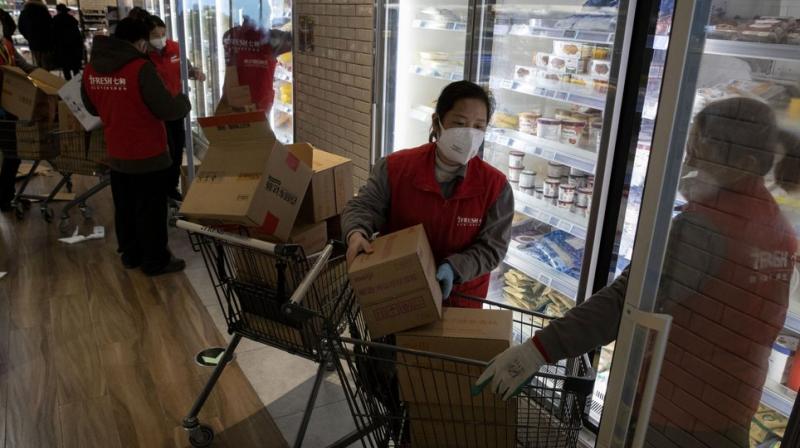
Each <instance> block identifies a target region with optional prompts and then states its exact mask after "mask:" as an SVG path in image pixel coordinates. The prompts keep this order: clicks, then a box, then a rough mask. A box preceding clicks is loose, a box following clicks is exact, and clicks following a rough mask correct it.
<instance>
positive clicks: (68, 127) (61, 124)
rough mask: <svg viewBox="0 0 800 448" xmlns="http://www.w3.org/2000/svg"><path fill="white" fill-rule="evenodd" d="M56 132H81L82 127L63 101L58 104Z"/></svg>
mask: <svg viewBox="0 0 800 448" xmlns="http://www.w3.org/2000/svg"><path fill="white" fill-rule="evenodd" d="M58 130H59V131H83V125H81V122H80V121H78V119H77V118H75V115H74V114H73V113H72V111H71V110H70V109H69V107H68V106H67V103H65V102H63V101H59V102H58Z"/></svg>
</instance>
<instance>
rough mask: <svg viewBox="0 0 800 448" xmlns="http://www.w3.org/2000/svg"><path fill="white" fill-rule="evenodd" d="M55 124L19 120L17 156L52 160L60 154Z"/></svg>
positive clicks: (23, 158) (24, 158)
mask: <svg viewBox="0 0 800 448" xmlns="http://www.w3.org/2000/svg"><path fill="white" fill-rule="evenodd" d="M53 131H55V125H53V124H49V123H45V122H36V123H25V122H21V121H18V122H17V156H18V157H19V158H20V159H22V160H50V159H54V158H55V157H57V156H58V153H59V150H58V144H57V143H56V141H55V138H54V137H53Z"/></svg>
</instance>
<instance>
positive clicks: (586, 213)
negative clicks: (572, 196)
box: [573, 203, 589, 217]
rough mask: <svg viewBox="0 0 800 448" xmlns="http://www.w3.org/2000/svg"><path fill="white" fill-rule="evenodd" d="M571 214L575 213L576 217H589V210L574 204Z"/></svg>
mask: <svg viewBox="0 0 800 448" xmlns="http://www.w3.org/2000/svg"><path fill="white" fill-rule="evenodd" d="M573 213H575V214H576V215H578V216H580V217H584V216H589V209H588V208H586V207H581V206H580V205H578V204H577V203H576V204H575V209H574V210H573Z"/></svg>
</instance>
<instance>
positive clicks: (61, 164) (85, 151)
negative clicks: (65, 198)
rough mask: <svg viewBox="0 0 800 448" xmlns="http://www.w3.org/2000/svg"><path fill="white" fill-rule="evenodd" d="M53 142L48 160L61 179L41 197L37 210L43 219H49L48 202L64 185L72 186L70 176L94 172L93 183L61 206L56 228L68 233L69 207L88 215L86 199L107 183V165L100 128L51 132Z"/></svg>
mask: <svg viewBox="0 0 800 448" xmlns="http://www.w3.org/2000/svg"><path fill="white" fill-rule="evenodd" d="M53 142H54V144H55V145H56V146H57V147H58V148H59V155H58V157H56V158H55V159H53V160H51V161H50V164H51V165H53V167H54V168H55V169H56V170H58V172H59V173H61V180H59V182H58V183H57V184H56V186H55V187H54V188H53V190H52V191H51V192H50V194H49V195H48V197H47V198H45V199H44V201H42V204H41V206H40V207H41V212H42V216H43V217H44V218H45V220H46V221H47V222H50V221H52V220H53V210H52V209H51V208H50V202H52V201H53V199H54V198H55V197H56V195H57V194H58V192H59V191H61V189H62V188H63V187H64V186H66V187H67V190H68V191H71V190H72V181H73V179H72V176H74V175H83V176H94V177H97V178H98V181H97V183H96V184H95V185H94V186H92V187H91V188H89V189H88V190H86V191H85V192H83V193H81V194H80V195H78V196H77V197H75V199H73V200H71V201H70V202H68V203H67V204H66V205H64V207H63V208H62V209H61V222H60V224H59V229H60V230H61V232H62V233H68V232H70V231H71V230H72V229H71V223H70V210H72V209H73V208H74V207H76V206H77V207H78V208H79V210H80V212H81V215H82V216H83V217H84V218H86V219H88V218H91V216H92V209H91V207H89V206H88V205H87V203H86V201H87V200H88V199H89V198H91V197H92V196H94V195H95V194H97V193H98V192H100V191H101V190H103V189H104V188H106V187H108V186H109V185H111V177H110V169H109V167H108V165H107V155H106V144H105V138H104V136H103V131H102V130H95V131H92V132H86V131H83V130H73V131H59V132H54V133H53Z"/></svg>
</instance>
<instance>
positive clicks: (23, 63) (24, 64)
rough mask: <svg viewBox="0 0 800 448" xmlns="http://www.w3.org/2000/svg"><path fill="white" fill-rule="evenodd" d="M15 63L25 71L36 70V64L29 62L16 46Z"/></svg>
mask: <svg viewBox="0 0 800 448" xmlns="http://www.w3.org/2000/svg"><path fill="white" fill-rule="evenodd" d="M14 63H15V64H17V67H19V68H21V69H22V71H24V72H25V73H30V72H32V71H34V70H36V66H35V65H33V64H30V63H28V61H27V60H26V59H25V56H22V55H21V54H20V53H19V51H17V49H16V48H15V49H14Z"/></svg>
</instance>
